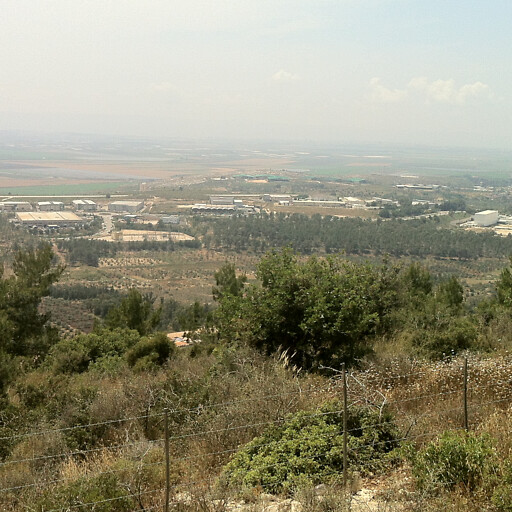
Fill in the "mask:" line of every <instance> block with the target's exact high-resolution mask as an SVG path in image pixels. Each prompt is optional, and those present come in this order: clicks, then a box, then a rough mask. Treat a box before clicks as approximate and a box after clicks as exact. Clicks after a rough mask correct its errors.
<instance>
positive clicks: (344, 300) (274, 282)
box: [215, 250, 477, 369]
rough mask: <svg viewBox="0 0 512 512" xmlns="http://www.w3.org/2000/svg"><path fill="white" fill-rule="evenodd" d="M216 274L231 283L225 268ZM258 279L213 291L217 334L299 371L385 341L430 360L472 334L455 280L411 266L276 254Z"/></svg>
mask: <svg viewBox="0 0 512 512" xmlns="http://www.w3.org/2000/svg"><path fill="white" fill-rule="evenodd" d="M218 275H229V276H230V279H229V280H228V282H230V281H232V280H233V279H235V277H234V269H233V268H231V267H225V269H224V271H223V272H222V273H219V274H218ZM257 277H258V279H259V281H260V283H259V284H254V285H250V286H247V287H245V288H242V285H243V282H241V283H239V284H238V285H237V286H236V287H235V288H234V293H230V291H229V290H230V288H229V286H226V287H224V288H223V291H222V293H220V292H216V293H217V296H218V300H219V308H218V309H217V311H216V313H215V319H216V327H217V330H216V332H217V334H218V336H219V337H220V339H222V340H225V341H227V342H228V343H233V342H244V343H249V344H250V345H252V346H254V347H256V348H257V349H259V350H261V351H263V352H265V353H267V354H271V353H275V352H280V351H281V352H282V351H285V352H286V353H287V355H288V356H289V357H290V358H291V360H292V362H293V363H294V364H296V365H297V366H300V367H301V368H308V369H321V368H322V367H324V366H325V367H335V368H339V367H340V365H341V363H344V362H345V363H354V362H355V361H356V360H357V359H358V358H360V357H362V356H364V355H365V354H368V353H369V352H371V350H372V346H373V343H374V341H375V340H376V339H377V338H382V337H386V336H387V337H389V336H402V337H404V338H407V339H408V340H409V343H410V345H411V347H410V349H411V351H414V350H416V351H417V352H418V353H422V354H423V355H427V356H429V357H442V356H443V355H446V354H452V353H455V352H458V351H460V350H463V349H467V348H470V346H471V345H472V343H473V342H474V341H475V339H476V337H477V330H476V327H475V325H474V323H473V321H472V320H471V319H470V318H469V317H468V315H467V311H466V310H465V308H464V304H463V302H464V294H463V290H462V287H461V285H460V283H459V282H458V281H457V279H456V278H455V277H450V278H449V279H448V280H446V281H442V282H441V283H439V284H438V285H437V286H434V284H433V282H432V278H431V276H430V273H429V272H428V270H427V269H425V268H424V267H422V266H420V265H418V264H412V265H410V266H409V267H401V266H391V265H389V264H387V263H384V264H382V265H380V266H379V265H370V264H361V263H353V262H349V261H347V260H344V259H343V258H340V257H335V256H330V257H327V258H324V259H320V258H316V257H311V258H309V259H307V260H305V261H302V260H301V259H300V258H299V257H298V256H297V255H296V254H294V253H293V252H292V251H290V250H283V251H280V252H273V253H270V254H268V255H267V256H265V257H264V258H262V259H261V261H260V264H259V266H258V272H257Z"/></svg>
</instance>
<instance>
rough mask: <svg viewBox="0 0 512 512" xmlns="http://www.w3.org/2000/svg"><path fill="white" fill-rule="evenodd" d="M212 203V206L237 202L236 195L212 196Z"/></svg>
mask: <svg viewBox="0 0 512 512" xmlns="http://www.w3.org/2000/svg"><path fill="white" fill-rule="evenodd" d="M210 204H211V205H212V206H214V205H231V204H235V197H234V196H210Z"/></svg>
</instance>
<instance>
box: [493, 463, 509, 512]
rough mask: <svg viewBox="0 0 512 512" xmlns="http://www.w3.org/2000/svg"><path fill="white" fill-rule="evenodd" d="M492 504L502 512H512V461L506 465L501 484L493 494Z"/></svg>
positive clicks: (500, 480)
mask: <svg viewBox="0 0 512 512" xmlns="http://www.w3.org/2000/svg"><path fill="white" fill-rule="evenodd" d="M492 503H493V505H494V506H495V507H496V508H497V509H498V510H499V511H500V512H512V461H507V462H506V463H505V465H504V468H503V472H502V475H501V476H500V479H499V484H498V485H496V487H495V489H494V492H493V494H492Z"/></svg>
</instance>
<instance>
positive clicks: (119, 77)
mask: <svg viewBox="0 0 512 512" xmlns="http://www.w3.org/2000/svg"><path fill="white" fill-rule="evenodd" d="M511 20H512V1H511V0H464V1H459V0H332V1H331V0H307V1H306V0H268V1H267V0H256V1H255V0H250V1H249V0H247V1H246V0H236V1H235V0H233V1H229V0H206V1H200V0H0V130H10V129H22V130H40V131H57V132H59V131H74V132H87V133H105V134H125V135H142V136H169V137H187V138H188V137H192V138H193V137H198V138H204V137H227V138H237V139H251V138H258V139H267V140H271V139H286V140H299V141H300V140H304V141H306V140H311V141H319V142H324V141H325V142H339V143H345V142H350V143H352V142H362V143H365V142H385V143H403V144H418V143H419V144H433V145H443V146H450V145H463V146H479V147H501V148H505V149H510V148H511V147H512V86H511V85H512V30H511V28H510V27H511Z"/></svg>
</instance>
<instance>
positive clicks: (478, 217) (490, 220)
mask: <svg viewBox="0 0 512 512" xmlns="http://www.w3.org/2000/svg"><path fill="white" fill-rule="evenodd" d="M473 220H474V221H475V224H476V225H477V226H481V227H487V226H493V225H494V224H497V223H498V210H484V211H483V212H478V213H475V216H474V217H473Z"/></svg>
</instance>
